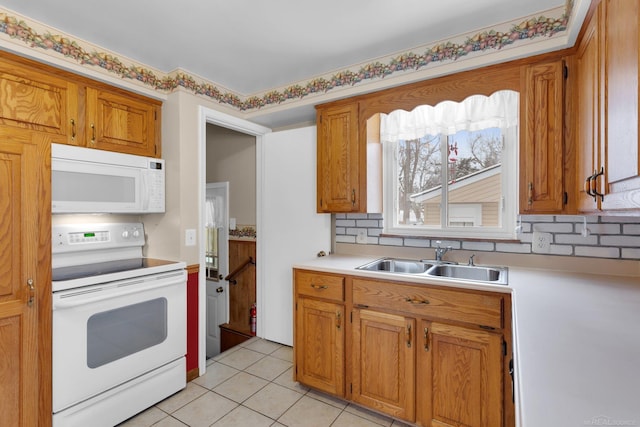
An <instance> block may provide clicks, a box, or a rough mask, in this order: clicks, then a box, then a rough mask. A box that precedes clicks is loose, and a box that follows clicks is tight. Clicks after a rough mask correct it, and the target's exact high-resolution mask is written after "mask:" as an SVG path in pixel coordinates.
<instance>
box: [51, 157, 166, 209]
mask: <svg viewBox="0 0 640 427" xmlns="http://www.w3.org/2000/svg"><path fill="white" fill-rule="evenodd" d="M164 174H165V172H164V160H162V159H154V158H149V157H142V156H135V155H132V154H123V153H115V152H111V151H103V150H95V149H92V148H83V147H75V146H72V145H62V144H51V210H52V212H53V213H132V214H133V213H137V214H144V213H154V212H164V211H165V175H164Z"/></svg>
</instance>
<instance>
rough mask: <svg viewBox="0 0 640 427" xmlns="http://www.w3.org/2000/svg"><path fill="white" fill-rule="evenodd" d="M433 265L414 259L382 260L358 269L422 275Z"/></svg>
mask: <svg viewBox="0 0 640 427" xmlns="http://www.w3.org/2000/svg"><path fill="white" fill-rule="evenodd" d="M432 266H433V264H429V263H426V262H422V261H417V260H413V259H396V258H382V259H378V260H375V261H373V262H370V263H368V264H364V265H361V266H360V267H357V269H358V270H367V271H385V272H388V273H404V274H420V273H424V272H426V271H427V270H428V269H429V268H431V267H432Z"/></svg>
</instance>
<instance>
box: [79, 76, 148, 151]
mask: <svg viewBox="0 0 640 427" xmlns="http://www.w3.org/2000/svg"><path fill="white" fill-rule="evenodd" d="M159 115H160V108H159V106H158V105H157V104H155V103H151V102H148V101H146V100H143V99H140V98H138V97H136V96H135V95H133V94H131V95H128V94H127V95H125V94H121V93H116V92H111V91H108V90H103V89H98V88H93V87H87V89H86V120H85V135H86V136H85V138H86V141H87V146H88V147H89V148H98V149H101V150H108V151H118V152H122V153H129V154H137V155H141V156H149V157H159V156H160V150H159V148H160V147H159V139H158V136H159V124H160V117H159Z"/></svg>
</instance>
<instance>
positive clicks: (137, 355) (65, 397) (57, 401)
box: [53, 270, 187, 413]
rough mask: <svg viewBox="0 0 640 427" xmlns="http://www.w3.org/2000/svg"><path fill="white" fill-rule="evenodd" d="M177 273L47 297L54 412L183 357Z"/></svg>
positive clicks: (182, 294) (181, 286) (182, 297)
mask: <svg viewBox="0 0 640 427" xmlns="http://www.w3.org/2000/svg"><path fill="white" fill-rule="evenodd" d="M186 330H187V326H186V272H185V271H184V270H179V271H173V272H167V273H160V274H156V275H150V276H144V277H138V278H132V279H127V280H121V281H117V282H111V283H107V284H104V285H93V286H88V287H83V288H77V289H70V290H66V291H61V292H56V293H54V294H53V412H54V413H56V412H59V411H61V410H63V409H65V408H68V407H70V406H72V405H74V404H76V403H78V402H81V401H83V400H85V399H88V398H90V397H92V396H95V395H97V394H99V393H101V392H103V391H106V390H108V389H110V388H112V387H115V386H117V385H119V384H122V383H125V382H126V381H128V380H131V379H133V378H135V377H137V376H139V375H142V374H144V373H147V372H150V371H152V370H154V369H156V368H158V367H161V366H163V365H165V364H167V363H169V362H171V361H174V360H176V359H179V358H180V357H184V356H185V354H186Z"/></svg>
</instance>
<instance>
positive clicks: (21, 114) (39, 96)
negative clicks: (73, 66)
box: [0, 58, 79, 144]
mask: <svg viewBox="0 0 640 427" xmlns="http://www.w3.org/2000/svg"><path fill="white" fill-rule="evenodd" d="M0 124H1V125H3V126H13V127H18V128H23V129H29V130H36V131H41V132H47V133H51V134H54V135H57V136H58V138H59V139H57V142H61V143H66V144H76V142H77V140H78V139H77V131H78V126H79V123H78V86H77V84H75V83H74V82H72V81H71V80H67V79H63V78H59V77H56V76H54V75H51V74H49V73H46V72H43V71H40V70H38V69H36V68H31V67H28V66H26V65H24V64H21V63H16V62H13V61H11V60H7V59H5V58H0Z"/></svg>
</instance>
